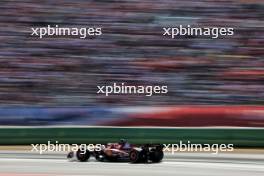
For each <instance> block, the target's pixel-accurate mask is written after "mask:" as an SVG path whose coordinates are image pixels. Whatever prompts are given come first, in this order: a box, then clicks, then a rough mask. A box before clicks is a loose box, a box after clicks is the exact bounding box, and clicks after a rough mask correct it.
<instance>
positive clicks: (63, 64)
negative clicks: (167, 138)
mask: <svg viewBox="0 0 264 176" xmlns="http://www.w3.org/2000/svg"><path fill="white" fill-rule="evenodd" d="M263 18H264V3H263V0H247V1H246V0H220V1H213V0H199V1H194V0H177V1H175V0H154V1H153V0H133V1H127V0H121V1H116V0H107V1H106V0H101V1H96V0H75V1H72V0H57V1H52V0H45V1H33V0H23V1H16V0H2V1H0V41H1V42H0V125H2V126H4V128H2V129H1V130H6V127H9V126H20V125H22V126H46V125H71V126H72V125H82V126H166V127H167V126H170V127H201V126H203V127H204V126H206V127H223V126H225V127H226V126H229V127H234V126H239V127H264V106H263V105H264V91H263V90H264V58H263V56H264V35H263V34H264V30H263V27H264V20H263ZM48 25H51V26H55V25H59V26H60V27H80V28H81V27H102V32H103V35H102V36H99V37H96V38H91V39H79V38H74V37H46V38H43V39H39V38H36V37H33V36H31V35H30V34H31V32H32V31H31V28H32V27H47V26H48ZM179 25H191V26H202V27H233V28H234V36H228V37H220V38H218V39H211V38H210V37H205V36H194V37H188V36H186V37H184V36H181V37H177V38H176V39H174V40H173V39H169V38H166V37H164V36H162V34H163V29H162V28H163V27H177V26H179ZM114 82H116V83H122V82H125V83H127V84H128V85H167V86H168V91H169V92H168V94H162V95H153V96H151V97H146V96H144V95H110V96H108V97H106V96H104V95H99V94H96V92H97V86H98V85H110V84H113V83H114ZM38 128H40V127H38ZM64 132H65V131H63V130H62V131H61V133H58V136H60V135H62V136H63V134H64ZM142 133H143V134H144V133H146V132H142ZM1 134H2V138H4V137H5V138H6V139H10V138H9V137H10V136H12V135H13V137H14V136H16V137H17V138H20V139H22V140H23V139H24V138H26V137H27V136H28V135H29V134H31V133H30V132H27V131H23V132H22V133H17V131H15V129H12V130H11V131H2V133H1ZM17 134H20V135H17ZM44 134H46V133H44ZM55 134H57V133H53V135H55ZM258 134H259V135H260V136H261V135H262V136H264V135H263V134H264V133H263V131H260V132H258ZM50 135H51V134H50ZM105 135H106V133H104V132H102V134H101V138H104V137H105ZM130 135H131V134H130ZM164 135H166V134H164ZM8 136H9V137H8ZM153 136H154V137H153ZM153 136H152V137H153V139H156V140H157V141H158V139H159V137H157V136H155V135H153ZM250 136H251V135H248V136H247V137H245V138H249V137H250ZM21 137H22V138H21ZM23 137H24V138H23ZM60 137H61V136H60ZM130 137H131V138H133V136H130ZM141 137H142V136H141ZM211 137H212V138H214V137H215V136H211ZM225 137H226V136H225ZM227 137H230V136H228V135H227ZM33 138H34V139H37V137H33ZM116 138H118V137H116ZM134 138H135V136H134ZM160 138H161V137H160ZM67 139H68V138H67ZM104 139H107V138H104ZM171 139H174V138H171ZM175 139H176V138H175ZM234 139H235V138H232V140H234ZM260 139H262V138H259V139H258V140H260ZM254 140H257V139H256V138H255V139H254ZM23 141H24V143H28V142H30V140H26V139H25V140H23ZM23 141H22V142H21V143H23ZM69 141H70V139H69V140H68V142H69ZM31 142H32V141H31ZM242 142H243V140H242ZM3 143H4V142H3ZM10 143H12V144H14V143H15V140H13V141H11V139H10V140H9V141H7V142H5V144H10ZM245 143H246V142H245V140H244V144H245ZM261 145H263V142H262V143H261ZM263 146H264V145H263Z"/></svg>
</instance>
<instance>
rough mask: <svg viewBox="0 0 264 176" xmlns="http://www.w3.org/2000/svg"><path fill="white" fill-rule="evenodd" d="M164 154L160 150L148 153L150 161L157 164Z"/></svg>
mask: <svg viewBox="0 0 264 176" xmlns="http://www.w3.org/2000/svg"><path fill="white" fill-rule="evenodd" d="M163 156H164V153H163V151H162V150H159V149H155V150H152V151H151V152H150V160H151V161H152V162H153V163H159V162H161V160H162V159H163Z"/></svg>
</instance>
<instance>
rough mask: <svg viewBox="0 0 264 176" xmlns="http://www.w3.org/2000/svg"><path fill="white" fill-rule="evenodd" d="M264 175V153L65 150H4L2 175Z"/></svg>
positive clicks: (1, 160)
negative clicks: (155, 159) (77, 157)
mask: <svg viewBox="0 0 264 176" xmlns="http://www.w3.org/2000/svg"><path fill="white" fill-rule="evenodd" d="M33 175H34V176H55V175H56V176H61V175H72V176H83V175H93V176H119V175H121V176H122V175H128V176H132V175H133V176H141V175H143V176H149V175H150V176H160V175H162V176H163V175H164V176H170V175H173V176H175V175H180V176H187V175H188V176H263V175H264V154H241V153H240V154H239V153H221V154H208V153H177V154H173V155H172V154H166V155H165V157H164V160H163V162H161V163H157V164H130V163H109V162H104V163H102V162H97V161H95V160H94V159H91V160H90V161H89V162H85V163H82V162H77V161H68V160H67V159H66V158H65V154H62V153H52V154H44V155H39V154H36V153H35V154H33V153H30V152H21V151H0V176H33Z"/></svg>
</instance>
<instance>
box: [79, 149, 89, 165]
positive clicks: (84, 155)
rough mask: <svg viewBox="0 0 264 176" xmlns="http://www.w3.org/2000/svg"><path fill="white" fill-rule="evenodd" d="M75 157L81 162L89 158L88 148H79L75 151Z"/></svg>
mask: <svg viewBox="0 0 264 176" xmlns="http://www.w3.org/2000/svg"><path fill="white" fill-rule="evenodd" d="M76 156H77V159H78V160H79V161H81V162H85V161H88V159H89V158H90V156H91V154H90V152H89V151H88V150H86V151H81V150H80V149H79V150H78V151H77V153H76Z"/></svg>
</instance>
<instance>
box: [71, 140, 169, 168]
mask: <svg viewBox="0 0 264 176" xmlns="http://www.w3.org/2000/svg"><path fill="white" fill-rule="evenodd" d="M102 146H103V147H102V148H101V150H99V151H88V150H86V151H83V150H80V149H79V150H78V151H77V152H70V153H69V154H68V156H67V158H68V159H72V158H77V160H79V161H81V162H85V161H88V160H89V158H90V157H91V156H93V157H95V159H96V160H97V161H112V162H122V161H123V162H131V163H147V162H152V163H158V162H160V161H161V160H162V159H163V155H164V154H163V145H160V144H146V145H141V146H139V145H138V146H136V145H131V144H129V143H127V142H126V141H125V140H120V142H119V143H108V144H106V145H102Z"/></svg>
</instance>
